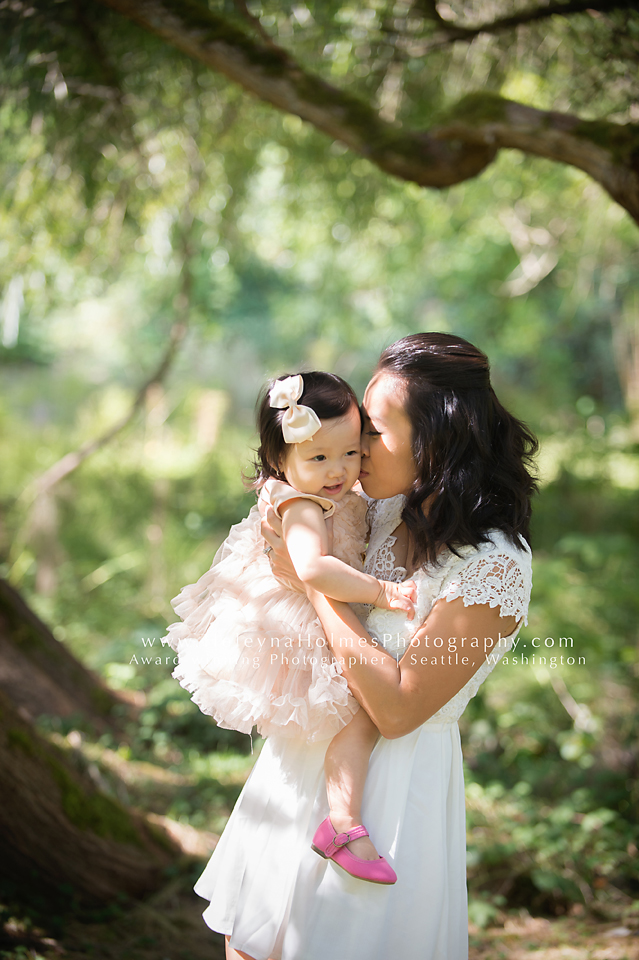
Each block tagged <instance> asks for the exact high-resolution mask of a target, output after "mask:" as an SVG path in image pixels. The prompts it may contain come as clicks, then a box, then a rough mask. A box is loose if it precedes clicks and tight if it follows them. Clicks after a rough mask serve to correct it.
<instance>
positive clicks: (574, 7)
mask: <svg viewBox="0 0 639 960" xmlns="http://www.w3.org/2000/svg"><path fill="white" fill-rule="evenodd" d="M415 8H416V9H417V4H416V5H415ZM433 8H434V9H435V12H436V13H437V8H436V5H435V4H434V3H433V2H432V0H422V3H421V4H420V5H419V12H421V13H422V15H423V16H424V17H425V18H426V19H428V20H434V21H435V22H436V23H437V26H438V33H437V35H436V36H435V37H433V39H432V40H430V41H428V42H426V43H425V44H423V46H421V47H420V48H419V51H418V52H415V51H412V53H413V55H414V56H419V55H424V54H426V53H430V51H431V50H436V49H437V48H438V47H443V46H446V45H447V44H449V43H455V42H456V41H457V40H463V41H471V40H474V39H475V37H478V36H479V35H480V34H481V33H491V34H497V33H504V32H506V31H507V30H513V29H515V28H516V27H520V26H524V25H525V24H529V23H538V22H539V21H540V20H547V19H548V18H549V17H554V16H562V17H566V16H570V15H571V14H574V13H584V12H586V11H589V10H593V11H596V12H598V13H610V12H611V11H612V10H636V8H637V4H636V2H635V0H568V2H567V3H561V2H555V3H548V4H546V5H545V6H539V7H528V8H527V9H525V10H520V11H519V12H518V13H514V14H511V15H510V16H508V17H499V18H498V19H497V20H486V21H484V23H479V24H475V25H472V24H463V23H456V22H455V23H454V22H451V21H450V20H444V19H443V18H442V17H441V16H440V15H439V13H437V15H436V16H434V15H433Z"/></svg>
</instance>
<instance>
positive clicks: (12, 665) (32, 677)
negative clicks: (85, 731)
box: [0, 580, 124, 729]
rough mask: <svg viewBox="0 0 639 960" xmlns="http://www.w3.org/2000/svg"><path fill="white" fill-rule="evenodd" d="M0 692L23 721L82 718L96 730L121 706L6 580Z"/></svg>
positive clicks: (0, 592) (0, 609) (1, 584)
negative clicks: (55, 717)
mask: <svg viewBox="0 0 639 960" xmlns="http://www.w3.org/2000/svg"><path fill="white" fill-rule="evenodd" d="M0 692H4V693H5V695H6V696H8V697H9V698H10V700H11V701H12V703H13V705H14V706H15V707H16V708H17V709H18V710H19V712H20V714H21V716H22V717H24V718H25V719H27V720H34V719H35V718H37V717H38V716H40V715H41V714H44V713H46V714H51V715H54V716H62V717H64V716H71V715H74V714H81V715H82V717H83V718H84V719H85V720H88V721H89V722H90V723H92V724H93V725H94V726H95V727H97V728H98V729H100V728H101V727H104V726H105V725H106V724H108V723H112V722H113V719H114V713H116V712H117V711H116V707H117V706H118V705H120V706H121V707H123V706H124V705H123V703H122V701H120V700H119V699H118V697H117V695H116V694H115V693H113V691H111V690H109V689H108V687H106V686H105V685H104V684H103V683H102V682H101V681H100V680H99V679H98V678H97V677H95V676H94V675H93V674H92V673H91V672H90V671H89V670H87V669H86V667H84V666H83V665H82V664H81V663H80V662H79V661H78V660H76V658H75V657H74V656H73V654H72V653H71V652H70V651H69V650H68V649H67V648H66V647H65V646H64V644H62V643H60V641H59V640H56V638H55V637H54V636H53V634H52V633H51V631H50V630H49V628H48V627H47V626H46V624H44V623H43V622H42V620H40V618H39V617H38V616H37V615H36V614H35V613H34V612H33V610H31V608H30V607H29V606H28V605H27V604H26V603H25V602H24V600H23V599H22V597H21V596H20V594H19V593H18V592H17V590H15V589H14V588H13V587H12V586H11V585H10V584H9V583H7V581H6V580H0Z"/></svg>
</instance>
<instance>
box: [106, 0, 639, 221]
mask: <svg viewBox="0 0 639 960" xmlns="http://www.w3.org/2000/svg"><path fill="white" fill-rule="evenodd" d="M101 2H102V3H105V4H106V5H107V6H109V7H111V8H113V9H114V10H117V11H119V12H120V13H121V14H123V15H124V16H126V17H128V18H129V19H131V20H133V21H135V22H136V23H138V24H139V25H140V26H142V27H144V28H145V29H146V30H148V31H150V32H152V33H154V34H156V35H157V36H159V37H161V38H162V39H163V40H165V41H166V42H167V43H170V44H172V45H173V46H175V47H177V48H178V49H179V50H182V51H183V52H184V53H186V54H187V55H188V56H190V57H193V58H194V59H196V60H199V61H200V62H201V63H204V64H205V65H206V66H208V67H210V68H211V69H212V70H215V71H217V72H219V73H222V74H224V76H226V77H228V78H229V79H230V80H232V81H234V82H235V83H238V84H239V85H240V86H242V87H243V88H244V89H245V90H247V91H248V92H249V93H251V94H253V96H255V97H257V98H258V99H260V100H263V101H265V102H267V103H270V104H272V105H273V106H274V107H277V108H278V109H279V110H282V111H284V112H286V113H292V114H295V115H296V116H298V117H301V119H302V120H306V121H308V122H309V123H311V124H313V126H314V127H316V128H317V129H318V130H321V131H322V132H323V133H326V134H328V135H329V136H330V137H332V138H333V139H337V140H340V141H342V142H343V143H344V144H346V146H348V147H350V148H351V149H352V150H354V151H355V152H356V153H358V154H360V155H361V156H363V157H366V158H367V159H368V160H371V161H372V162H373V163H375V164H377V166H378V167H380V169H382V170H384V171H385V172H386V173H390V174H393V175H394V176H397V177H400V178H401V179H404V180H409V181H412V182H414V183H417V184H419V185H420V186H425V187H436V188H441V187H447V186H451V185H453V184H456V183H461V182H462V181H464V180H467V179H470V178H471V177H474V176H476V175H477V174H479V173H480V172H481V171H482V170H483V169H484V168H485V167H486V166H487V165H488V164H489V163H490V162H491V161H492V160H493V159H494V157H495V155H496V153H497V151H498V150H499V149H501V148H505V147H506V148H515V149H518V150H523V151H524V152H525V153H528V154H532V155H534V156H539V157H546V158H548V159H551V160H557V161H559V162H562V163H568V164H571V165H572V166H575V167H578V168H579V169H581V170H584V171H585V172H586V173H588V174H590V176H592V177H593V179H595V180H597V181H598V182H599V183H600V184H601V185H602V186H603V187H604V188H605V189H606V190H607V191H608V193H609V194H610V195H611V197H613V198H614V199H615V200H617V201H618V202H619V203H620V204H621V205H622V206H623V207H625V209H626V210H627V211H628V212H629V213H630V214H631V215H632V216H633V217H634V219H635V220H637V221H638V222H639V164H638V158H639V125H636V124H627V125H625V126H622V125H620V124H615V123H609V122H607V121H583V120H581V119H580V118H579V117H575V116H571V115H570V114H561V113H556V112H552V111H550V112H549V111H543V110H536V109H535V108H533V107H528V106H525V105H524V104H520V103H515V102H513V101H510V100H505V99H503V98H502V97H499V96H495V95H492V94H471V95H470V96H467V97H465V98H464V99H463V100H462V101H460V103H459V104H457V106H456V107H455V108H454V109H453V110H451V111H450V112H449V118H448V119H447V120H446V121H444V122H442V123H441V124H440V125H439V126H438V127H437V128H434V129H432V130H425V131H410V130H406V129H403V128H401V127H400V125H399V124H396V123H390V122H388V121H385V120H383V119H382V118H381V117H380V116H379V114H378V113H377V112H376V110H375V109H374V108H373V107H372V106H371V105H370V104H369V103H366V102H364V101H363V100H360V99H359V98H357V97H355V96H353V95H352V94H350V93H346V92H345V91H342V90H339V89H338V88H336V87H334V86H332V85H331V84H329V83H327V82H326V81H324V80H322V79H320V78H319V77H316V76H314V75H313V74H311V73H309V72H307V71H305V70H304V69H303V68H302V67H301V66H300V65H299V64H298V63H297V62H296V61H295V60H294V59H293V58H292V57H291V55H290V54H289V53H288V52H287V51H285V50H283V49H282V48H279V47H268V48H265V47H264V46H262V45H260V44H258V43H257V42H256V41H254V40H253V39H251V38H250V37H248V36H247V35H246V34H245V33H244V32H243V31H242V30H240V29H239V28H238V27H236V26H234V25H233V24H230V23H229V22H228V21H226V20H225V19H224V18H223V17H220V16H219V15H218V14H214V13H211V12H210V11H208V10H207V9H205V8H204V7H203V6H201V5H200V4H199V3H197V2H194V0H101ZM575 2H581V0H575Z"/></svg>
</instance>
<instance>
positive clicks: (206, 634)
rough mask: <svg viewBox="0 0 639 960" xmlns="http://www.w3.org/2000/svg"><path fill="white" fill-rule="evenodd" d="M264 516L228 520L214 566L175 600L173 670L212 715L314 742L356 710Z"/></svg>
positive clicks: (244, 728)
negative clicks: (269, 549) (269, 548)
mask: <svg viewBox="0 0 639 960" xmlns="http://www.w3.org/2000/svg"><path fill="white" fill-rule="evenodd" d="M263 548H264V540H263V538H262V535H261V532H260V514H259V510H258V508H257V506H255V507H253V509H252V510H251V512H250V513H249V515H248V517H247V518H246V519H245V520H243V521H242V522H241V523H239V524H237V525H236V526H234V527H232V528H231V532H230V534H229V536H228V538H227V539H226V540H225V542H224V543H223V545H222V546H221V547H220V550H219V551H218V553H217V555H216V557H215V560H214V561H213V565H212V566H211V568H210V569H209V570H208V571H207V572H206V573H205V574H204V575H203V576H202V577H200V579H199V580H198V581H197V583H195V584H189V585H188V586H186V587H184V588H183V589H182V590H181V592H180V593H179V595H178V596H177V597H175V598H174V599H173V600H172V601H171V603H172V606H173V609H174V610H175V612H176V613H177V614H178V616H179V617H181V618H182V622H177V623H174V624H172V625H171V626H170V627H169V628H168V632H167V637H166V641H165V642H168V643H169V644H170V646H171V647H172V648H173V649H174V650H175V651H176V652H177V655H178V666H177V667H176V669H175V671H174V673H173V676H174V677H175V678H176V679H177V680H178V681H179V682H180V683H181V685H182V686H183V687H185V688H186V689H187V690H188V691H189V692H190V693H191V694H192V699H193V701H194V702H195V703H196V704H197V705H198V706H199V707H200V709H201V710H202V711H203V712H204V713H206V714H209V715H210V716H212V717H213V718H214V719H215V721H216V723H217V724H218V725H219V726H221V727H225V728H228V729H232V730H239V731H241V732H242V733H250V732H251V730H252V729H253V727H254V726H256V727H257V730H258V732H259V733H260V734H261V735H262V736H265V737H266V736H269V735H271V734H277V735H279V736H284V737H289V738H291V737H293V738H301V739H304V740H308V741H315V740H325V739H327V738H330V737H333V736H334V735H335V734H336V733H338V732H339V730H341V729H342V727H344V726H345V725H346V724H347V723H348V722H349V720H350V719H351V718H352V717H353V715H354V714H355V713H356V711H357V710H358V709H359V706H358V704H357V701H356V700H355V699H354V698H353V697H352V696H351V694H350V693H349V691H348V686H347V684H346V680H345V679H344V677H343V676H342V674H341V667H340V665H339V663H337V662H336V661H335V659H334V658H333V656H332V654H331V651H330V648H329V646H328V644H327V641H326V637H325V635H324V633H323V630H322V627H321V624H320V622H319V620H318V618H317V614H316V613H315V610H314V609H313V607H312V605H311V604H310V602H309V601H308V599H307V597H306V596H305V595H302V594H297V593H295V592H293V591H292V590H288V589H286V588H285V587H283V586H282V584H280V583H279V581H278V580H276V579H275V577H274V576H273V574H272V572H271V567H270V564H269V562H268V559H267V557H266V556H265V555H264V552H263Z"/></svg>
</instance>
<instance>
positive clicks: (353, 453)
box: [346, 450, 361, 457]
mask: <svg viewBox="0 0 639 960" xmlns="http://www.w3.org/2000/svg"><path fill="white" fill-rule="evenodd" d="M346 456H347V457H360V456H361V453H360V451H359V450H349V451H348V453H347V454H346Z"/></svg>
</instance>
